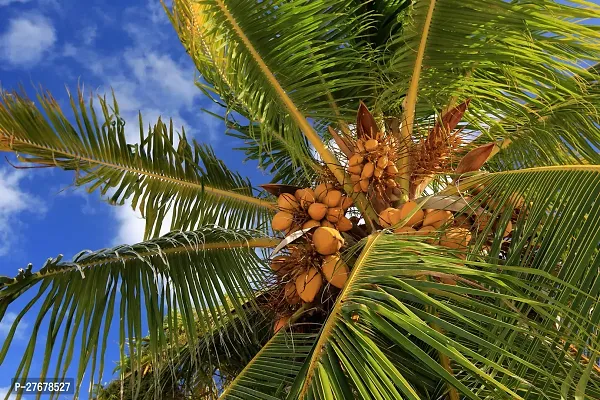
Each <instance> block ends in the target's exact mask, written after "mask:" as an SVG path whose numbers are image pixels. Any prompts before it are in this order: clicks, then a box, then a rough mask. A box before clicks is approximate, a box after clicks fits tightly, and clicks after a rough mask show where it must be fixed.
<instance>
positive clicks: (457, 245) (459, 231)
mask: <svg viewBox="0 0 600 400" xmlns="http://www.w3.org/2000/svg"><path fill="white" fill-rule="evenodd" d="M470 240H471V232H470V231H469V230H468V229H465V228H457V227H451V228H448V229H447V230H446V231H445V232H444V233H443V234H442V237H441V238H440V244H441V245H442V246H444V247H449V248H451V249H458V250H463V249H465V248H466V247H467V245H468V244H469V241H470Z"/></svg>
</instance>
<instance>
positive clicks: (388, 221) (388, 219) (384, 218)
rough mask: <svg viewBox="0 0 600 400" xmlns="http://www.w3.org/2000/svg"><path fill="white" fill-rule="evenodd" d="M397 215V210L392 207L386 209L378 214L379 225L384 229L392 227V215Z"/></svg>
mask: <svg viewBox="0 0 600 400" xmlns="http://www.w3.org/2000/svg"><path fill="white" fill-rule="evenodd" d="M396 213H398V210H397V209H395V208H393V207H388V208H386V209H385V210H383V211H382V212H380V213H379V225H381V226H382V227H384V228H387V227H388V226H391V225H392V215H393V214H396Z"/></svg>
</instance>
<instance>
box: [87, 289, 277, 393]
mask: <svg viewBox="0 0 600 400" xmlns="http://www.w3.org/2000/svg"><path fill="white" fill-rule="evenodd" d="M258 296H263V294H262V293H261V294H259V295H258ZM252 301H253V302H257V303H261V301H260V299H258V298H257V299H253V300H252ZM261 306H262V304H259V307H261ZM199 314H202V312H201V313H199ZM272 317H273V316H272V315H269V314H267V313H265V311H264V310H263V309H262V308H261V309H260V310H258V309H256V308H253V307H250V308H248V309H247V310H246V312H245V313H244V318H241V317H240V315H239V314H237V313H234V314H233V315H232V316H230V317H229V316H228V317H227V318H223V320H221V321H218V324H216V323H215V321H212V320H210V321H207V320H203V321H202V323H203V325H204V326H205V327H204V328H201V327H200V322H199V321H197V322H196V324H197V333H198V335H199V337H198V338H197V339H196V340H195V342H194V343H189V342H188V338H187V336H186V335H185V334H179V335H174V338H175V340H176V342H168V345H167V346H168V347H167V349H166V350H165V351H164V352H163V353H162V356H163V357H162V358H163V359H161V360H160V363H159V364H158V365H155V363H154V362H155V357H154V354H153V353H152V349H150V347H149V343H150V341H149V337H145V338H143V339H142V348H141V354H140V355H138V357H139V358H140V359H141V362H140V363H139V370H135V371H134V370H132V363H131V358H130V357H127V358H126V359H125V360H124V362H122V363H120V364H119V366H118V371H119V372H120V374H119V376H120V378H119V379H115V380H114V381H112V382H110V383H109V384H108V385H105V386H104V387H99V388H98V390H97V396H96V399H97V400H118V399H121V385H123V386H124V389H123V395H124V396H125V399H133V395H134V393H135V390H132V388H131V387H129V386H130V379H129V378H130V376H131V375H132V374H141V375H142V378H141V380H142V382H141V385H140V396H139V398H141V399H148V400H149V399H163V398H170V397H169V396H171V397H173V398H174V399H176V398H186V397H188V396H190V395H192V396H193V397H194V398H199V399H213V398H216V397H217V396H218V393H219V391H221V390H222V388H223V387H224V386H226V385H227V384H228V383H229V382H231V381H232V380H233V379H234V378H235V377H236V376H237V375H238V374H239V372H240V371H241V370H242V368H243V366H245V365H246V364H247V363H248V362H249V361H250V360H251V359H252V358H253V357H254V356H255V355H256V353H258V351H259V350H260V349H261V347H262V345H264V344H265V343H266V342H267V340H268V338H269V336H270V334H271V332H272V321H273V318H272ZM245 318H247V321H248V322H249V323H250V324H251V327H250V328H247V327H245V326H244V325H245V323H246V322H245V321H244V319H245ZM165 330H168V326H165ZM240 330H246V331H247V332H248V334H249V336H248V339H249V340H246V341H245V342H244V345H243V346H240V345H239V342H237V343H236V342H235V340H231V339H234V338H235V337H237V334H236V332H238V331H240ZM169 339H170V337H169V335H167V341H169ZM173 349H174V350H173Z"/></svg>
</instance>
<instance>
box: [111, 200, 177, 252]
mask: <svg viewBox="0 0 600 400" xmlns="http://www.w3.org/2000/svg"><path fill="white" fill-rule="evenodd" d="M113 215H114V217H115V219H116V220H117V224H118V226H119V227H118V230H117V235H116V237H115V238H114V241H113V243H112V244H113V245H119V244H135V243H139V242H141V241H142V240H144V229H145V227H146V220H145V219H143V218H142V214H141V213H140V212H139V211H138V210H136V211H133V209H132V208H131V202H126V204H124V205H122V206H120V207H116V208H114V211H113ZM172 216H173V213H171V212H169V213H167V216H166V218H165V219H164V221H163V224H162V227H161V229H160V234H161V235H164V234H165V233H168V232H169V228H170V227H171V218H172Z"/></svg>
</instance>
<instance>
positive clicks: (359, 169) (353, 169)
mask: <svg viewBox="0 0 600 400" xmlns="http://www.w3.org/2000/svg"><path fill="white" fill-rule="evenodd" d="M362 170H363V166H362V164H359V165H353V166H351V167H348V172H349V173H351V174H358V175H360V173H361V172H362Z"/></svg>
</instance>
